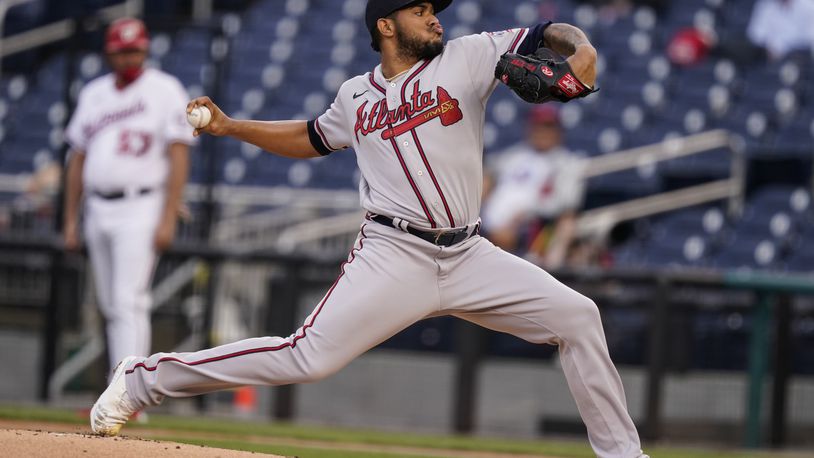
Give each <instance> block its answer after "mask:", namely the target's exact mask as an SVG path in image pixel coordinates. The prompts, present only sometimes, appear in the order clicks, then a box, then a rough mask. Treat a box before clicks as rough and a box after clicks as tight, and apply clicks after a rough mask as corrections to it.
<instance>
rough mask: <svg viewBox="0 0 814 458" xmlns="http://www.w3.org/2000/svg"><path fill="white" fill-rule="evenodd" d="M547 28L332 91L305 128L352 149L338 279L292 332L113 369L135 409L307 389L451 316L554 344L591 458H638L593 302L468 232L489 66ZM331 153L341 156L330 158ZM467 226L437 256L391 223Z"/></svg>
mask: <svg viewBox="0 0 814 458" xmlns="http://www.w3.org/2000/svg"><path fill="white" fill-rule="evenodd" d="M546 26H547V24H542V25H540V26H537V27H534V28H531V29H525V28H523V29H514V30H510V31H505V32H498V33H491V34H489V33H484V34H480V35H472V36H466V37H462V38H460V39H456V40H452V41H450V42H449V43H447V45H446V48H445V50H444V52H443V53H442V54H441V55H439V56H437V57H435V58H434V59H431V60H425V61H421V62H418V63H416V64H415V65H414V66H413V68H411V69H410V70H409V71H408V72H407V73H405V74H404V75H402V76H400V77H398V78H396V79H394V80H393V81H392V82H388V81H386V80H385V78H384V77H383V76H382V73H381V68H380V66H378V67H376V68H375V69H374V70H373V71H372V72H371V73H368V74H365V75H361V76H357V77H354V78H352V79H350V80H349V81H347V82H346V83H345V84H344V85H343V86H342V87H341V88H340V90H339V93H338V95H337V97H336V100H335V101H334V102H333V104H332V105H331V107H330V108H329V109H328V110H327V112H326V113H325V114H323V115H322V116H319V117H318V118H317V119H316V120H314V121H312V122H310V123H309V135H310V137H311V142H312V144H313V145H314V147H315V148H316V149H317V150H318V151H320V152H321V153H323V154H329V153H331V152H333V151H337V150H340V149H343V148H345V147H353V148H354V149H355V150H356V154H357V157H358V163H359V168H360V170H361V172H362V180H361V183H360V194H361V202H362V206H363V207H364V208H365V209H367V210H368V211H369V212H370V213H369V215H368V218H367V219H366V221H365V222H364V223H363V224H362V228H361V230H360V233H359V237H358V239H357V241H356V243H355V245H354V247H353V250H352V251H351V253H350V255H349V256H348V260H347V262H346V263H345V264H343V266H342V269H341V274H340V276H339V278H338V279H337V280H336V282H335V283H334V284H333V286H332V287H331V288H330V289H329V291H328V292H327V294H326V295H325V297H324V298H323V299H322V300H321V301H320V302H319V304H317V306H316V308H315V309H314V311H313V312H312V313H311V315H309V316H308V317H307V319H306V320H305V323H304V324H303V326H302V327H301V328H300V329H298V330H297V331H296V332H295V333H294V334H292V335H290V336H288V337H260V338H254V339H248V340H243V341H240V342H235V343H232V344H227V345H223V346H220V347H216V348H213V349H208V350H203V351H199V352H194V353H174V354H173V353H158V354H155V355H152V356H150V357H149V358H146V359H144V360H139V361H135V362H133V363H131V364H130V365H129V367H127V368H126V371H125V373H126V383H127V391H128V393H130V396H131V397H132V399H133V401H134V403H135V404H136V405H138V406H148V405H156V404H158V403H160V402H161V400H162V399H163V398H164V397H165V396H171V397H181V396H191V395H195V394H200V393H205V392H210V391H214V390H218V389H225V388H231V387H236V386H240V385H245V384H250V385H282V384H289V383H299V382H309V381H315V380H319V379H321V378H323V377H326V376H328V375H330V374H333V373H335V372H336V371H338V370H339V369H341V368H342V367H344V366H345V365H346V364H347V363H348V362H350V361H351V360H352V359H354V358H355V357H356V356H358V355H360V354H362V353H363V352H365V351H367V350H368V349H370V348H371V347H373V346H375V345H377V344H378V343H380V342H382V341H384V340H385V339H387V338H389V337H390V336H392V335H393V334H395V333H397V332H399V331H400V330H402V329H404V328H405V327H407V326H409V325H410V324H412V323H414V322H416V321H418V320H421V319H423V318H427V317H431V316H438V315H454V316H457V317H460V318H463V319H466V320H469V321H472V322H475V323H478V324H480V325H482V326H485V327H487V328H490V329H495V330H498V331H503V332H508V333H511V334H514V335H516V336H518V337H521V338H523V339H526V340H528V341H531V342H535V343H551V344H558V345H559V347H560V358H561V360H562V366H563V370H564V371H565V374H566V377H567V380H568V385H569V387H570V389H571V391H572V393H573V395H574V398H575V400H576V403H577V406H578V408H579V411H580V414H581V415H582V418H583V420H584V421H585V423H586V425H587V428H588V433H589V438H590V441H591V444H592V446H593V447H594V450H595V451H596V453H597V455H598V456H601V457H624V458H632V457H638V456H640V454H641V448H640V445H639V438H638V434H637V432H636V428H635V427H634V425H633V422H632V421H631V419H630V416H629V415H628V413H627V408H626V402H625V396H624V391H623V388H622V384H621V381H620V379H619V376H618V374H617V373H616V370H615V368H614V366H613V363H612V362H611V360H610V358H609V356H608V351H607V345H606V342H605V338H604V332H603V330H602V325H601V322H600V318H599V312H598V310H597V308H596V305H595V304H594V303H593V302H592V301H591V300H590V299H588V298H586V297H585V296H583V295H581V294H579V293H577V292H576V291H574V290H572V289H570V288H568V287H567V286H565V285H563V284H562V283H560V282H559V281H557V280H556V279H554V278H553V277H552V276H551V275H549V274H548V273H546V272H545V271H543V270H542V269H540V268H539V267H536V266H534V265H532V264H530V263H528V262H526V261H524V260H522V259H519V258H517V257H515V256H513V255H511V254H508V253H506V252H504V251H502V250H500V249H498V248H496V247H495V246H494V245H492V244H491V243H490V242H489V241H488V240H486V239H484V238H482V237H480V236H479V235H477V234H475V233H474V231H475V230H476V224H477V222H478V215H479V212H480V203H481V202H480V201H481V186H482V151H483V123H484V112H485V106H486V102H487V99H488V98H489V96H490V94H491V93H492V91H493V90H494V88H495V86H496V84H497V81H496V80H495V79H494V76H493V75H494V67H495V64H496V63H497V60H498V58H499V56H500V55H501V54H502V53H504V52H506V51H515V50H518V48H520V47H521V46H534V47H535V49H536V46H537V45H538V44H539V42H540V40H541V38H542V31H543V30H544V28H545V27H546ZM337 154H342V153H337ZM375 215H385V216H387V217H392V218H395V219H396V220H395V224H394V225H399V226H400V227H401V228H402V229H404V228H405V224H406V225H409V226H411V227H413V228H420V229H424V230H430V231H432V230H438V229H449V228H462V227H466V228H467V234H471V236H470V237H468V238H466V239H465V240H463V241H461V242H459V243H456V244H454V245H451V246H438V245H436V244H433V243H431V242H428V241H425V240H423V239H421V238H419V237H417V236H415V235H413V234H410V233H408V232H406V231H405V230H400V229H398V228H396V227H393V226H387V225H384V224H380V223H379V222H376V221H373V220H372V219H371V218H372V217H374V216H375Z"/></svg>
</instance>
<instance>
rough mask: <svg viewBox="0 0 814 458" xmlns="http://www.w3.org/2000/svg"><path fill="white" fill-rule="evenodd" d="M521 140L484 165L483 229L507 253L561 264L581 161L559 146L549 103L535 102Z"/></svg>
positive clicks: (579, 191) (578, 195) (578, 194)
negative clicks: (486, 166)
mask: <svg viewBox="0 0 814 458" xmlns="http://www.w3.org/2000/svg"><path fill="white" fill-rule="evenodd" d="M527 129H528V132H527V138H526V140H525V141H524V142H523V143H520V144H517V145H514V146H512V147H510V148H508V149H507V150H505V151H504V152H502V153H499V154H498V155H497V156H496V158H495V160H494V163H492V164H488V165H489V167H488V168H487V169H488V171H487V174H486V175H485V176H486V179H485V183H484V196H485V197H484V209H483V212H482V216H483V229H484V232H485V233H486V234H487V236H488V237H489V239H490V240H492V242H494V243H495V244H496V245H497V246H499V247H501V248H503V249H505V250H507V251H521V252H522V251H525V250H528V252H529V255H530V256H531V257H533V258H535V259H537V260H539V261H540V263H541V264H542V265H543V266H545V267H547V268H557V267H560V266H562V265H563V263H564V262H565V261H566V256H567V255H568V249H569V247H570V246H571V243H572V242H573V239H574V229H575V222H576V218H575V216H576V211H577V210H578V209H579V208H580V206H581V205H582V196H583V192H584V182H583V179H582V160H581V159H580V158H578V157H577V156H575V155H574V154H572V153H571V152H570V151H568V150H567V149H565V148H564V147H563V146H562V129H561V126H560V121H559V115H558V113H557V109H556V108H554V105H551V104H549V105H537V106H535V107H534V108H532V110H531V112H530V113H529V117H528V125H527Z"/></svg>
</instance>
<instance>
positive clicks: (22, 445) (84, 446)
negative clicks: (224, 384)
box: [0, 427, 282, 458]
mask: <svg viewBox="0 0 814 458" xmlns="http://www.w3.org/2000/svg"><path fill="white" fill-rule="evenodd" d="M63 429H64V428H63ZM76 429H77V430H80V429H81V428H80V427H76ZM0 447H2V450H1V451H0V455H3V456H8V457H27V458H53V457H110V456H115V457H116V458H144V457H145V456H148V457H162V458H164V457H169V458H193V457H203V458H249V457H254V458H259V457H269V458H282V457H278V456H277V455H267V454H264V453H254V452H241V451H237V450H225V449H219V448H212V447H202V446H199V445H187V444H178V443H174V442H160V441H154V440H147V439H137V438H129V437H99V436H95V435H91V434H87V433H86V432H53V431H45V430H21V429H3V430H0Z"/></svg>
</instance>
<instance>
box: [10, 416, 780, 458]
mask: <svg viewBox="0 0 814 458" xmlns="http://www.w3.org/2000/svg"><path fill="white" fill-rule="evenodd" d="M0 418H4V419H9V420H21V421H23V420H25V421H38V422H58V423H70V424H83V425H87V419H86V418H84V417H82V416H80V415H79V414H78V413H77V412H75V411H70V410H55V409H48V408H42V407H11V406H5V407H4V406H0ZM149 430H161V431H163V432H168V431H171V432H172V437H166V438H164V439H165V440H172V441H175V442H182V443H187V444H194V445H208V446H212V447H219V448H228V449H235V450H246V451H255V452H264V453H275V454H280V455H286V456H298V457H300V458H311V457H314V458H316V457H320V458H322V457H326V458H346V457H348V458H349V457H361V458H367V457H370V458H374V457H386V458H402V457H410V456H412V457H415V456H416V455H410V454H406V453H407V452H376V453H372V452H367V451H364V450H350V451H345V450H332V449H331V444H338V443H342V444H351V445H352V444H357V445H358V444H361V445H358V446H359V447H363V446H399V447H413V448H422V449H431V450H438V453H439V457H441V456H443V455H444V451H445V450H447V451H449V450H458V451H460V450H470V451H481V452H496V453H506V454H512V453H514V454H529V455H533V454H541V455H553V456H557V457H563V458H591V457H593V456H594V454H593V453H592V451H591V449H590V447H589V446H588V444H587V441H584V442H581V441H576V442H568V441H556V440H546V441H539V440H534V441H532V440H509V439H499V438H484V437H468V436H451V435H421V434H408V433H393V432H382V431H369V430H360V429H346V428H327V427H317V426H302V425H294V424H288V423H276V422H275V423H268V422H249V421H239V420H232V419H226V420H224V419H215V418H200V417H172V416H165V415H157V414H151V415H150V423H149V424H148V425H137V424H130V425H128V426H127V427H126V429H125V430H124V432H125V434H129V435H133V436H138V431H149ZM185 433H187V434H188V435H185ZM201 433H211V434H213V435H215V434H216V435H217V437H213V438H212V439H209V438H206V439H202V438H201V436H200V434H201ZM190 436H192V437H190ZM262 438H276V439H282V440H285V439H289V440H300V441H312V442H314V443H317V444H315V446H314V447H311V446H310V445H309V444H305V445H302V446H300V445H299V444H298V445H296V446H289V445H277V444H267V443H258V442H262V441H261V440H259V439H262ZM322 446H324V447H325V448H321V447H322ZM337 448H339V447H337ZM647 452H648V453H649V454H650V455H651V456H653V457H658V458H767V457H769V456H777V455H776V454H769V453H761V452H746V451H743V450H729V451H727V450H708V449H688V448H675V447H647ZM433 453H434V452H433Z"/></svg>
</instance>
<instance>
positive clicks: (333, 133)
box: [308, 83, 353, 156]
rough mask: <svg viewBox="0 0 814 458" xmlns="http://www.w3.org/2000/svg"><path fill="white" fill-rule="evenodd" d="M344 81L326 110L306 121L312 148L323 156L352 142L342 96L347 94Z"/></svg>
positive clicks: (351, 129) (351, 128)
mask: <svg viewBox="0 0 814 458" xmlns="http://www.w3.org/2000/svg"><path fill="white" fill-rule="evenodd" d="M346 86H347V83H345V84H344V85H343V86H342V87H341V88H340V89H339V93H337V94H336V99H334V101H333V103H332V104H331V106H330V107H329V108H328V110H327V111H326V112H325V113H323V114H322V115H320V116H318V117H317V118H316V119H313V120H311V121H308V137H309V139H310V140H311V145H312V146H313V147H314V149H316V150H317V152H319V154H321V155H323V156H327V155H328V154H331V153H332V152H334V151H338V150H340V149H345V148H347V147H349V146H350V145H351V143H352V140H351V135H350V133H351V132H352V131H353V126H352V125H350V121H349V120H348V113H347V111H346V109H345V107H344V103H343V98H344V96H346V95H347V91H346V90H345V89H346Z"/></svg>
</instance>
